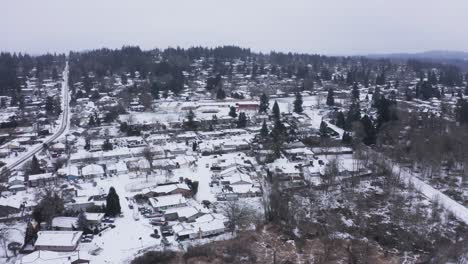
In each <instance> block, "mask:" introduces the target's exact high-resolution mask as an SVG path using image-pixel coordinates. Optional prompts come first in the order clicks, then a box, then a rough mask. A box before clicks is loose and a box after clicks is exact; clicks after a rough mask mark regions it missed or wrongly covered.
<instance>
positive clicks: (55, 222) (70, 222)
mask: <svg viewBox="0 0 468 264" xmlns="http://www.w3.org/2000/svg"><path fill="white" fill-rule="evenodd" d="M77 221H78V218H77V217H66V216H58V217H54V218H53V219H52V228H53V229H55V230H64V231H72V230H73V228H74V227H76V223H77Z"/></svg>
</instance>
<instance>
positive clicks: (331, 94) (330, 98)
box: [327, 88, 335, 106]
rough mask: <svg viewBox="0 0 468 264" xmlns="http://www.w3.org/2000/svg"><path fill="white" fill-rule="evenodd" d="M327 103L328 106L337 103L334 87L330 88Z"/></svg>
mask: <svg viewBox="0 0 468 264" xmlns="http://www.w3.org/2000/svg"><path fill="white" fill-rule="evenodd" d="M327 105H328V106H334V105H335V93H334V92H333V89H332V88H329V89H328V94H327Z"/></svg>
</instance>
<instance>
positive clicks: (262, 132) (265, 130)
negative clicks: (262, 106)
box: [260, 120, 268, 139]
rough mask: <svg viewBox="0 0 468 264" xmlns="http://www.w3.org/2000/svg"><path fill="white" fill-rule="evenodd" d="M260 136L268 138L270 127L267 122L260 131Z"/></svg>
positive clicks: (264, 122)
mask: <svg viewBox="0 0 468 264" xmlns="http://www.w3.org/2000/svg"><path fill="white" fill-rule="evenodd" d="M260 136H261V137H262V138H263V139H265V138H266V137H268V126H267V123H266V121H265V120H264V121H263V124H262V128H261V129H260Z"/></svg>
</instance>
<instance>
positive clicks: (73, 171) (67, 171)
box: [57, 166, 80, 181]
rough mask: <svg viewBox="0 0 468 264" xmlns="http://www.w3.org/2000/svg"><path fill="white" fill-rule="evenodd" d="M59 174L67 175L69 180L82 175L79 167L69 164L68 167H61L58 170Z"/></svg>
mask: <svg viewBox="0 0 468 264" xmlns="http://www.w3.org/2000/svg"><path fill="white" fill-rule="evenodd" d="M57 174H58V175H59V176H62V177H65V178H66V179H67V180H69V181H71V180H76V179H78V178H79V177H80V174H79V170H78V167H76V166H68V167H66V168H60V169H59V170H58V171H57Z"/></svg>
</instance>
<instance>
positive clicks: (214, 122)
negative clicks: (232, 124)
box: [211, 115, 218, 125]
mask: <svg viewBox="0 0 468 264" xmlns="http://www.w3.org/2000/svg"><path fill="white" fill-rule="evenodd" d="M211 124H212V125H217V124H218V117H217V116H216V115H213V116H212V117H211Z"/></svg>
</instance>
